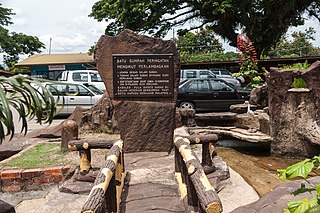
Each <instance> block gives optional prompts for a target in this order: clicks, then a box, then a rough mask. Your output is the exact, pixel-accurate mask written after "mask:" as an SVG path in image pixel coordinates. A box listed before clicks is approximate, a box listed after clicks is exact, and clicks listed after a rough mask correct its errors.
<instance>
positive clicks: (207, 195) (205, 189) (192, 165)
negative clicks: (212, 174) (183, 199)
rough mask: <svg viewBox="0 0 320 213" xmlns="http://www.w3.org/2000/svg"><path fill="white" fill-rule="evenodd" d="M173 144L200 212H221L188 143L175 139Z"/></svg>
mask: <svg viewBox="0 0 320 213" xmlns="http://www.w3.org/2000/svg"><path fill="white" fill-rule="evenodd" d="M174 143H175V146H176V148H177V149H178V150H179V153H180V154H181V156H182V157H183V161H184V162H185V164H186V167H187V171H188V176H189V177H190V180H191V181H192V183H193V185H194V188H195V191H196V194H197V196H198V199H199V203H200V206H201V208H202V210H203V211H205V212H209V213H219V212H222V205H221V201H220V198H219V196H218V194H217V192H216V191H215V189H214V188H213V187H212V185H211V183H210V182H209V180H208V178H207V176H206V175H205V173H204V171H203V168H202V166H201V164H200V161H199V160H198V158H197V156H196V155H195V154H194V153H193V151H192V150H191V147H190V141H189V140H188V139H186V138H182V137H176V138H175V140H174Z"/></svg>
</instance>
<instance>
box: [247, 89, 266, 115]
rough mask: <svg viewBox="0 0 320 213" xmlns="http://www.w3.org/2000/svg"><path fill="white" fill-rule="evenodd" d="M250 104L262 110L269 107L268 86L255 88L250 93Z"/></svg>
mask: <svg viewBox="0 0 320 213" xmlns="http://www.w3.org/2000/svg"><path fill="white" fill-rule="evenodd" d="M249 102H250V104H252V105H256V106H257V107H258V108H260V109H262V108H264V107H267V106H268V86H267V84H264V85H262V86H258V87H255V88H253V89H252V90H251V92H250V100H249Z"/></svg>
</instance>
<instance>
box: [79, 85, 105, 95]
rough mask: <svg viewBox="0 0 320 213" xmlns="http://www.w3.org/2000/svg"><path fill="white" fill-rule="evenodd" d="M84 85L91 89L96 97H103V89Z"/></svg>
mask: <svg viewBox="0 0 320 213" xmlns="http://www.w3.org/2000/svg"><path fill="white" fill-rule="evenodd" d="M83 85H85V86H86V87H87V88H89V89H90V90H91V91H92V92H93V93H94V94H96V95H103V94H104V92H103V91H102V90H101V89H99V88H97V87H95V86H94V85H92V84H88V83H84V84H83Z"/></svg>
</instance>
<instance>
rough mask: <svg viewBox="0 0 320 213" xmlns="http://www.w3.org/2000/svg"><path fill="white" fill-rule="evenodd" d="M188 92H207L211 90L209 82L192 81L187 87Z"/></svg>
mask: <svg viewBox="0 0 320 213" xmlns="http://www.w3.org/2000/svg"><path fill="white" fill-rule="evenodd" d="M186 90H187V91H188V92H200V91H201V92H207V91H209V83H208V81H207V80H195V81H192V82H191V83H190V84H189V86H188V87H187V89H186Z"/></svg>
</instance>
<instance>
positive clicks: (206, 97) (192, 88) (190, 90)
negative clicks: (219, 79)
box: [185, 79, 213, 110]
mask: <svg viewBox="0 0 320 213" xmlns="http://www.w3.org/2000/svg"><path fill="white" fill-rule="evenodd" d="M185 92H186V94H185V96H186V100H189V101H191V102H193V103H194V104H195V107H196V109H197V110H210V109H211V107H212V101H213V100H212V93H211V91H210V85H209V81H208V80H207V79H203V80H202V79H195V80H192V81H190V83H189V84H188V85H187V86H186V89H185Z"/></svg>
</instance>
